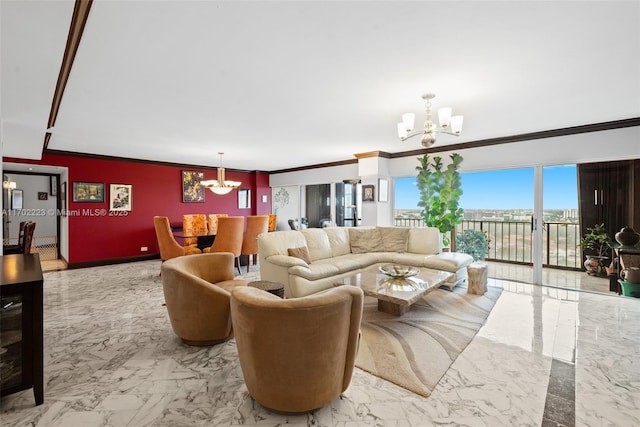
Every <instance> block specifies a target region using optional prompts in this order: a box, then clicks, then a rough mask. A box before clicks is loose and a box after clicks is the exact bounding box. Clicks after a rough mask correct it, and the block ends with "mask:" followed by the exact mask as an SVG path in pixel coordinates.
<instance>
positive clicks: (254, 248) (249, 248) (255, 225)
mask: <svg viewBox="0 0 640 427" xmlns="http://www.w3.org/2000/svg"><path fill="white" fill-rule="evenodd" d="M268 231H269V216H268V215H249V216H247V229H246V231H245V232H244V238H243V239H242V250H241V251H240V255H247V273H248V272H249V265H250V264H251V263H250V261H251V258H252V256H253V265H256V260H257V259H258V236H259V235H260V234H262V233H267V232H268Z"/></svg>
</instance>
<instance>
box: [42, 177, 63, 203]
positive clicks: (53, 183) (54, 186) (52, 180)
mask: <svg viewBox="0 0 640 427" xmlns="http://www.w3.org/2000/svg"><path fill="white" fill-rule="evenodd" d="M49 194H51V195H52V196H57V195H58V176H57V175H51V176H50V177H49ZM38 195H40V193H38ZM40 200H47V199H40Z"/></svg>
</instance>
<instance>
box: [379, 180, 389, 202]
mask: <svg viewBox="0 0 640 427" xmlns="http://www.w3.org/2000/svg"><path fill="white" fill-rule="evenodd" d="M378 201H379V202H388V201H389V181H387V180H386V179H382V178H380V179H379V180H378Z"/></svg>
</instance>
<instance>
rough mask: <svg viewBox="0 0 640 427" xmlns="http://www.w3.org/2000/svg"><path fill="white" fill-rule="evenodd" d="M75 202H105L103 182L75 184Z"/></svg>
mask: <svg viewBox="0 0 640 427" xmlns="http://www.w3.org/2000/svg"><path fill="white" fill-rule="evenodd" d="M73 201H74V202H104V184H103V183H101V182H74V183H73Z"/></svg>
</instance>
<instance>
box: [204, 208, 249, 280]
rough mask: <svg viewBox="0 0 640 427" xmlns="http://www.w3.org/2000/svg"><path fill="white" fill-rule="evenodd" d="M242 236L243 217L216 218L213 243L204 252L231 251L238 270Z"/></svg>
mask: <svg viewBox="0 0 640 427" xmlns="http://www.w3.org/2000/svg"><path fill="white" fill-rule="evenodd" d="M243 236H244V217H243V216H229V217H220V218H218V232H217V233H216V239H215V240H214V241H213V245H212V246H211V247H210V248H205V249H204V250H203V252H204V253H210V252H231V253H232V254H233V257H234V258H235V265H236V267H237V268H238V273H240V274H241V273H242V272H241V271H240V258H239V257H240V252H241V251H242V239H243Z"/></svg>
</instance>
